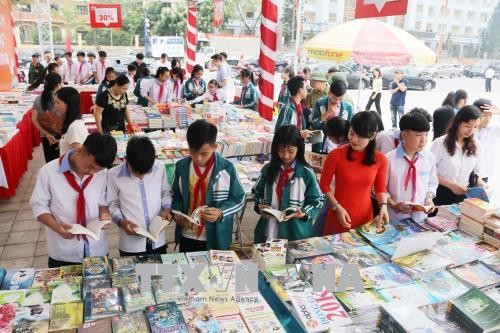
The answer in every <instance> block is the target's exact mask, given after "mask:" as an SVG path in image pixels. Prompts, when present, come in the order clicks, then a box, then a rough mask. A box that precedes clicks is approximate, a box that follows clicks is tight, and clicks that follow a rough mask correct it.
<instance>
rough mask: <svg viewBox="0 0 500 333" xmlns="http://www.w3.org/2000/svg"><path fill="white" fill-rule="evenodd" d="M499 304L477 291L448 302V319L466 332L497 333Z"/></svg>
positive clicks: (499, 328)
mask: <svg viewBox="0 0 500 333" xmlns="http://www.w3.org/2000/svg"><path fill="white" fill-rule="evenodd" d="M499 313H500V304H498V303H497V302H495V301H494V300H492V299H491V298H490V297H489V296H487V295H485V294H484V293H483V292H481V291H480V290H478V289H472V290H470V291H468V292H466V293H465V294H463V295H462V296H460V297H457V298H455V299H453V300H450V301H449V304H448V315H449V318H450V319H451V320H453V321H455V322H457V323H458V324H459V325H460V326H461V327H463V328H464V329H466V330H467V331H468V332H499V331H500V316H499V315H498V314H499Z"/></svg>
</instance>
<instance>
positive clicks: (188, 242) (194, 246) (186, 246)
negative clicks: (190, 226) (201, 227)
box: [179, 237, 207, 253]
mask: <svg viewBox="0 0 500 333" xmlns="http://www.w3.org/2000/svg"><path fill="white" fill-rule="evenodd" d="M206 250H207V242H205V241H199V240H196V239H190V238H186V237H181V241H180V244H179V252H182V253H184V252H198V251H206Z"/></svg>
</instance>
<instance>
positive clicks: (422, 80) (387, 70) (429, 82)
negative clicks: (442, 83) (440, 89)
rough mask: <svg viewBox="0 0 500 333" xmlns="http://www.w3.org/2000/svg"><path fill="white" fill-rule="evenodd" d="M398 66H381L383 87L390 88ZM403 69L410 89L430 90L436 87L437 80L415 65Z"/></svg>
mask: <svg viewBox="0 0 500 333" xmlns="http://www.w3.org/2000/svg"><path fill="white" fill-rule="evenodd" d="M395 70H396V67H383V68H381V72H382V87H383V88H384V89H389V86H390V84H391V82H392V80H394V71H395ZM402 70H403V78H406V79H407V80H408V83H409V85H408V89H417V90H424V91H430V90H432V89H434V88H436V81H435V80H434V79H433V78H432V77H430V76H429V75H426V74H425V73H423V72H422V71H420V69H419V68H418V67H415V66H406V67H403V68H402Z"/></svg>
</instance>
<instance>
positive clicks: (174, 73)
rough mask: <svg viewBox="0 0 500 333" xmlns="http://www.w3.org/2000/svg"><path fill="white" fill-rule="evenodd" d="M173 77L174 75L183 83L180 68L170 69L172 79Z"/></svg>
mask: <svg viewBox="0 0 500 333" xmlns="http://www.w3.org/2000/svg"><path fill="white" fill-rule="evenodd" d="M174 75H176V76H177V77H178V78H179V79H180V80H181V83H182V82H183V81H184V75H182V68H180V67H174V68H172V77H173V76H174Z"/></svg>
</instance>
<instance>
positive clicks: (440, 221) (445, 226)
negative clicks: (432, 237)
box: [425, 216, 457, 232]
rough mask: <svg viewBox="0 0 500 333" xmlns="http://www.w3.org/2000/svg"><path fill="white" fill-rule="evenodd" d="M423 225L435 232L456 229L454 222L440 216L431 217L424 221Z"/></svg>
mask: <svg viewBox="0 0 500 333" xmlns="http://www.w3.org/2000/svg"><path fill="white" fill-rule="evenodd" d="M425 223H426V224H427V225H428V226H430V227H431V228H432V229H434V230H436V231H441V232H444V231H448V230H451V229H456V228H457V223H456V222H455V221H452V220H449V219H447V218H444V217H442V216H433V217H428V218H426V219H425Z"/></svg>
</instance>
